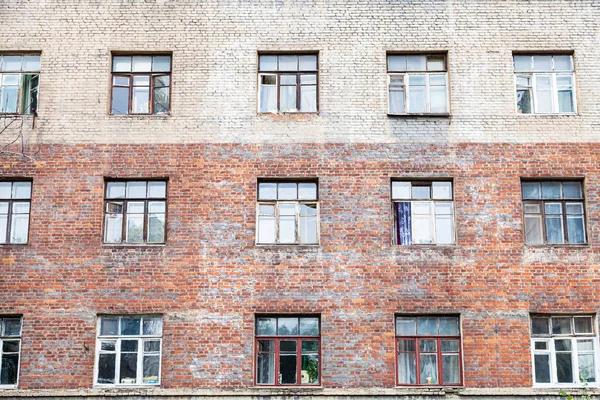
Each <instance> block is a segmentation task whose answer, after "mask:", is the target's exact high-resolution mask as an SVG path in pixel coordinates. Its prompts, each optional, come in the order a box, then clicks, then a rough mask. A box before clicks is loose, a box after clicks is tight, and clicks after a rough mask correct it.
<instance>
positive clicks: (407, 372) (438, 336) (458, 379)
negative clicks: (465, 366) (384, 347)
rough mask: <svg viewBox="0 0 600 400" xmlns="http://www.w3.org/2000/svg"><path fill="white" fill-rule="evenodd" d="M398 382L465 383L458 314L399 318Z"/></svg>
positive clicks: (397, 323) (397, 340) (397, 332)
mask: <svg viewBox="0 0 600 400" xmlns="http://www.w3.org/2000/svg"><path fill="white" fill-rule="evenodd" d="M396 352H397V353H396V355H397V361H398V384H399V385H455V386H456V385H462V369H461V359H462V356H461V343H460V326H459V318H458V316H440V317H435V316H419V317H416V316H399V317H396Z"/></svg>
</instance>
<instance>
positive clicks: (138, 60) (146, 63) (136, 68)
mask: <svg viewBox="0 0 600 400" xmlns="http://www.w3.org/2000/svg"><path fill="white" fill-rule="evenodd" d="M132 58H133V60H132V68H131V70H132V71H133V72H150V71H152V57H147V56H135V57H132Z"/></svg>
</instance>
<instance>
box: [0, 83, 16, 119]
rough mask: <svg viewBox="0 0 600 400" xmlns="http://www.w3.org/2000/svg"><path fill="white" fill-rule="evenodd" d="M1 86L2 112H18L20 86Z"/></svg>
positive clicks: (0, 103) (0, 102)
mask: <svg viewBox="0 0 600 400" xmlns="http://www.w3.org/2000/svg"><path fill="white" fill-rule="evenodd" d="M0 88H1V90H0V96H1V97H0V112H5V113H16V112H17V103H18V98H19V87H18V86H2V87H0Z"/></svg>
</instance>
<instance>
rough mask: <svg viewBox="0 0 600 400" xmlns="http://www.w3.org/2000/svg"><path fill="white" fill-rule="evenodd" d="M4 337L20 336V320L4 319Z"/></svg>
mask: <svg viewBox="0 0 600 400" xmlns="http://www.w3.org/2000/svg"><path fill="white" fill-rule="evenodd" d="M4 336H21V318H5V319H4Z"/></svg>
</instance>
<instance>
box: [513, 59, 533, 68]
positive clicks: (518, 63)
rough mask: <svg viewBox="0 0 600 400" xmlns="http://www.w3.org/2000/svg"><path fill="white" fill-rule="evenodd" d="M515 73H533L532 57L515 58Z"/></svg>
mask: <svg viewBox="0 0 600 400" xmlns="http://www.w3.org/2000/svg"><path fill="white" fill-rule="evenodd" d="M514 61H515V71H531V70H532V67H531V56H514Z"/></svg>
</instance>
